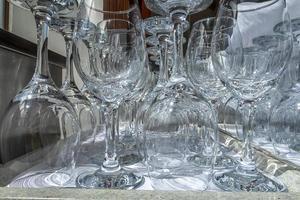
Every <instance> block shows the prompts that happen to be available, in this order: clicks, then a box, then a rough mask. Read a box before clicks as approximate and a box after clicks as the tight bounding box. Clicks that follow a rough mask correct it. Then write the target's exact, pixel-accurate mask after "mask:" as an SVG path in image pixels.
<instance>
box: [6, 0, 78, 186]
mask: <svg viewBox="0 0 300 200" xmlns="http://www.w3.org/2000/svg"><path fill="white" fill-rule="evenodd" d="M12 2H14V1H12ZM19 2H22V3H23V5H26V8H30V9H31V11H32V13H33V14H34V17H35V21H36V25H37V62H36V70H35V73H34V75H33V77H32V79H31V81H30V82H29V83H28V85H27V86H26V87H25V88H24V89H23V90H22V91H20V92H19V93H18V94H17V95H16V96H15V98H14V99H13V100H12V101H11V103H10V105H9V107H8V109H7V111H6V114H5V116H4V118H3V121H2V125H1V137H0V144H1V145H0V146H1V147H0V148H1V151H0V152H1V157H2V159H3V161H4V162H8V161H10V160H13V159H16V160H17V161H19V162H21V163H24V166H27V168H30V167H33V168H31V170H32V172H30V173H29V175H28V174H25V175H23V176H22V178H21V179H18V180H16V182H18V183H20V184H21V186H24V187H26V186H28V185H29V187H30V186H32V187H49V186H63V185H64V184H65V183H66V182H67V181H68V180H69V179H70V178H71V175H72V171H71V172H70V171H68V170H70V169H72V168H74V166H75V158H76V154H77V153H76V152H77V149H78V142H79V135H80V134H79V133H80V128H79V124H78V118H77V116H76V113H75V111H74V109H73V108H72V105H71V104H70V102H69V101H68V99H67V98H66V96H65V95H64V94H63V93H62V92H61V91H60V90H59V89H58V88H57V86H56V85H55V84H54V82H53V80H52V78H51V76H50V73H49V65H48V30H49V25H50V24H51V19H52V18H54V17H59V16H65V17H66V16H69V17H72V16H75V15H76V13H77V8H78V1H77V0H72V1H71V0H66V1H52V0H46V1H27V0H24V1H23V0H20V1H19ZM15 147H18V148H17V149H18V150H16V148H15ZM24 154H25V156H23V158H22V159H21V158H20V157H21V156H22V155H24ZM27 183H28V185H27ZM31 183H33V185H31ZM36 184H38V185H36Z"/></svg>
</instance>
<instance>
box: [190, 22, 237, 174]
mask: <svg viewBox="0 0 300 200" xmlns="http://www.w3.org/2000/svg"><path fill="white" fill-rule="evenodd" d="M215 21H216V18H207V19H203V20H199V21H197V22H195V23H194V24H193V28H192V31H191V34H190V39H189V43H188V47H187V53H186V60H187V72H188V76H189V78H190V80H191V82H192V83H193V84H194V86H195V88H196V89H197V90H199V92H200V93H201V94H202V95H203V96H204V97H205V98H206V99H207V100H209V102H210V103H211V105H212V107H213V108H214V112H215V115H216V116H217V117H218V107H219V106H221V104H222V103H221V100H222V98H224V97H225V96H230V95H231V94H230V92H229V91H228V90H227V89H226V87H225V86H224V85H223V84H222V83H221V81H220V79H219V78H218V77H217V74H216V73H215V71H214V68H213V65H212V60H211V40H212V36H213V29H214V25H215ZM218 121H219V120H218ZM206 138H208V140H209V136H207V137H206ZM215 143H216V144H218V143H219V141H218V138H216V141H215ZM205 144H206V145H208V146H207V147H206V148H208V149H210V148H211V147H210V146H209V145H213V144H210V142H209V141H207V142H205ZM217 148H219V147H218V146H217ZM217 151H218V152H217V155H216V158H215V159H214V161H215V164H214V169H219V170H220V169H230V168H233V167H234V166H235V161H234V160H233V159H232V158H231V157H229V156H226V155H224V154H223V152H222V151H221V149H220V148H219V149H218V150H217ZM213 156H215V155H212V154H211V155H209V154H207V153H205V154H200V155H196V156H194V157H191V158H189V159H190V161H191V162H194V163H195V164H197V165H199V166H202V167H204V166H206V167H210V166H211V163H208V162H207V161H208V160H211V158H210V157H213ZM207 165H208V166H207Z"/></svg>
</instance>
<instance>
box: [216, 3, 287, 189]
mask: <svg viewBox="0 0 300 200" xmlns="http://www.w3.org/2000/svg"><path fill="white" fill-rule="evenodd" d="M258 15H263V17H264V19H266V20H267V19H270V20H271V19H272V20H273V21H275V22H276V23H277V22H282V21H284V22H286V23H285V24H286V26H285V28H284V30H285V31H283V32H282V33H274V32H273V26H274V25H273V24H272V23H264V22H263V21H261V22H259V23H258V21H255V20H253V23H251V21H252V20H250V19H252V17H255V16H258ZM222 17H235V19H234V18H231V19H232V20H231V22H230V23H228V22H227V23H224V22H222V20H219V19H221V18H222ZM254 21H255V22H254ZM261 26H263V27H264V29H259V31H257V32H256V31H254V30H258V29H257V28H258V27H261ZM224 28H228V29H227V31H226V32H223V31H222V33H219V31H220V30H221V29H223V30H224ZM266 32H267V33H272V34H274V35H277V42H276V43H274V44H275V45H274V46H272V47H270V48H264V49H262V48H256V47H255V46H254V45H253V43H252V41H253V38H255V37H257V36H260V35H266ZM291 52H292V34H291V29H290V22H289V17H288V14H287V12H286V2H285V1H284V0H271V1H269V0H268V1H260V2H253V1H250V0H249V1H247V0H246V1H244V0H243V1H239V0H222V1H221V2H220V7H219V11H218V20H217V22H216V27H215V30H214V37H213V46H212V56H213V58H212V60H213V65H214V68H215V71H216V72H217V74H218V76H219V78H220V80H221V81H222V82H223V83H224V84H225V85H226V87H228V89H230V90H231V91H232V92H233V94H234V95H235V96H237V97H238V98H239V99H240V100H241V103H242V104H243V105H242V108H243V112H242V113H243V116H244V119H243V120H244V124H243V133H244V134H246V137H245V143H244V148H243V152H242V157H241V158H240V162H239V164H238V166H237V167H236V169H234V170H231V171H228V172H221V173H215V175H214V177H213V181H214V183H215V184H216V185H217V186H219V187H220V188H222V189H224V190H227V191H269V192H278V191H286V190H287V188H286V186H285V185H284V184H283V183H281V182H280V181H279V180H277V179H275V178H274V177H271V176H268V175H266V174H264V173H262V172H261V171H260V170H259V169H257V167H256V162H255V159H254V152H253V149H252V146H251V143H252V135H253V129H252V124H253V123H252V120H253V117H254V114H255V108H256V105H257V102H258V101H259V100H260V99H261V98H262V97H263V96H264V95H266V93H267V92H268V91H269V90H270V89H272V88H274V87H275V86H276V84H277V82H278V79H279V77H280V75H281V73H282V72H283V71H284V69H285V67H286V64H287V63H288V61H289V58H290V55H291ZM274 59H275V60H276V61H277V62H274ZM271 64H272V67H271Z"/></svg>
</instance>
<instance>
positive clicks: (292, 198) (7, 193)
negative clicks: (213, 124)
mask: <svg viewBox="0 0 300 200" xmlns="http://www.w3.org/2000/svg"><path fill="white" fill-rule="evenodd" d="M0 199H17V200H18V199H22V200H24V199H34V200H36V199H51V200H53V199H55V200H57V199H66V200H69V199H81V200H85V199H109V200H113V199H126V200H148V199H149V200H154V199H159V200H171V199H180V200H195V199H199V200H208V199H209V200H214V199H216V200H241V199H242V200H255V199H260V200H297V199H300V193H231V192H162V191H134V190H131V191H124V190H92V189H89V190H88V189H58V188H47V189H32V188H31V189H21V188H4V187H3V188H0Z"/></svg>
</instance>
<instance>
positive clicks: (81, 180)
mask: <svg viewBox="0 0 300 200" xmlns="http://www.w3.org/2000/svg"><path fill="white" fill-rule="evenodd" d="M143 182H144V178H143V177H141V176H136V175H134V174H133V173H130V172H126V171H125V170H122V169H121V170H120V171H116V172H110V173H108V172H104V171H102V170H101V169H99V170H97V171H96V172H94V173H92V174H91V173H83V174H80V175H79V176H78V177H77V179H76V186H77V187H82V188H95V189H97V188H109V189H127V190H129V189H134V188H136V187H138V186H140V185H141V184H142V183H143Z"/></svg>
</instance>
